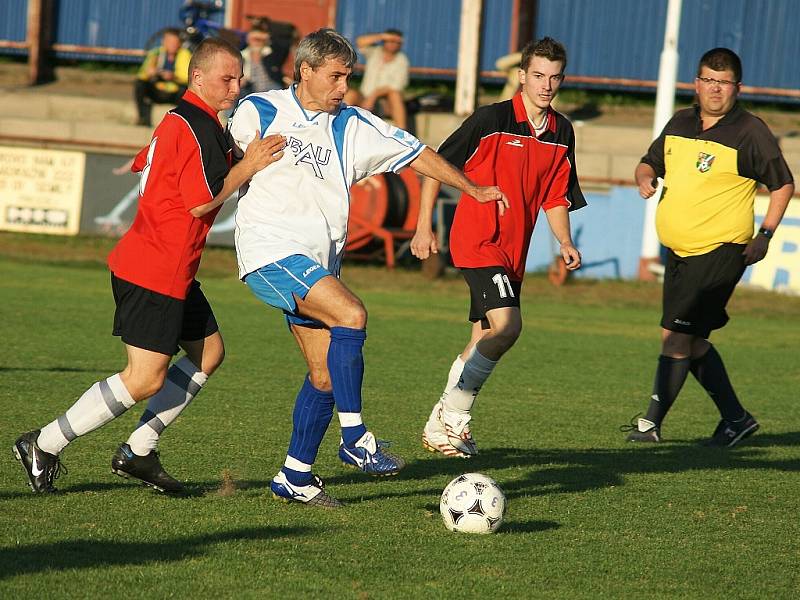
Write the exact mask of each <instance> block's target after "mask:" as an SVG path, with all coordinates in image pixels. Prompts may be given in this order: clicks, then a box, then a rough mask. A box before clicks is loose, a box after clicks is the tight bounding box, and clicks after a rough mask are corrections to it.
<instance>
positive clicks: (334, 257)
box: [230, 29, 508, 508]
mask: <svg viewBox="0 0 800 600" xmlns="http://www.w3.org/2000/svg"><path fill="white" fill-rule="evenodd" d="M355 61H356V53H355V50H354V49H353V47H352V45H351V44H350V42H348V41H347V40H346V39H345V38H344V37H342V36H341V35H340V34H339V33H337V32H336V31H333V30H332V29H320V30H319V31H315V32H314V33H311V34H310V35H308V36H307V37H306V38H304V39H303V40H302V41H301V42H300V45H299V46H298V48H297V52H296V54H295V66H294V79H295V83H294V84H293V85H292V86H290V87H289V89H286V90H279V91H270V92H262V93H257V94H252V95H250V96H247V97H246V98H245V99H244V100H243V101H242V102H241V103H240V105H239V107H238V109H237V111H236V113H235V114H234V116H233V118H232V120H231V125H230V131H231V134H232V136H233V139H234V141H235V142H236V143H237V144H238V146H239V147H240V148H241V149H242V150H246V149H247V145H248V144H249V143H250V142H251V141H252V140H253V139H254V138H255V136H256V135H260V136H262V137H263V136H265V135H269V134H280V135H283V136H284V137H285V138H286V149H285V152H284V156H283V158H282V159H281V160H279V161H277V162H275V163H273V164H271V165H270V166H269V167H267V168H266V169H264V170H262V171H260V172H259V173H257V174H256V175H255V176H254V177H253V178H252V180H251V181H250V184H249V187H248V188H247V189H246V190H242V191H241V193H240V198H239V205H238V209H237V214H236V253H237V256H238V261H239V275H240V277H241V278H242V279H243V280H244V282H245V283H246V284H247V285H248V287H250V289H251V290H252V291H253V292H254V293H255V295H256V296H257V297H258V298H259V299H260V300H262V301H263V302H264V303H266V304H268V305H270V306H273V307H276V308H279V309H282V310H283V311H284V313H285V314H286V318H287V320H288V322H289V326H290V329H291V331H292V334H293V335H294V337H295V340H296V341H297V343H298V345H299V346H300V349H301V351H302V353H303V356H304V357H305V359H306V362H307V364H308V376H307V377H306V379H305V381H304V383H303V386H302V388H301V389H300V392H299V394H298V396H297V399H296V401H295V409H294V417H293V431H292V438H291V441H290V443H289V450H288V453H287V456H286V460H285V461H284V465H283V467H282V468H281V470H280V472H279V473H278V474H277V475H276V476H275V477H274V478H273V480H272V484H271V488H272V491H273V494H274V495H275V496H276V497H277V498H279V499H284V500H287V501H295V502H302V503H305V504H308V505H316V506H322V507H327V508H333V507H337V506H340V505H341V504H340V502H338V501H337V500H336V499H334V498H332V497H331V496H329V495H328V494H327V493H326V492H325V490H324V487H323V483H322V480H321V479H320V478H319V477H317V476H316V475H314V474H313V473H312V466H313V464H314V461H315V460H316V456H317V451H318V449H319V445H320V443H321V442H322V438H323V436H324V435H325V431H326V430H327V428H328V425H329V424H330V421H331V418H332V416H333V407H334V404H335V405H336V408H337V411H338V413H339V423H340V425H341V428H342V440H341V443H340V446H339V457H340V458H341V459H342V461H343V462H344V463H345V464H348V465H352V466H354V467H357V468H359V469H361V470H362V471H364V472H366V473H369V474H371V475H394V474H396V473H397V472H399V471H400V470H401V469H402V468H403V466H405V463H404V461H403V460H402V459H401V458H399V457H396V456H394V455H392V454H390V453H389V452H387V451H386V450H385V447H384V445H383V444H382V442H379V441H378V440H376V439H375V436H374V435H373V434H372V433H371V432H369V431H368V430H367V428H366V426H365V425H364V423H363V421H362V417H361V381H362V379H363V371H364V361H363V356H362V347H363V345H364V341H365V339H366V325H367V311H366V309H365V308H364V305H363V304H362V302H361V300H360V299H359V298H358V297H357V296H355V294H353V292H351V291H350V290H349V289H348V288H347V287H345V285H344V284H343V283H342V282H341V281H340V280H339V271H340V267H341V260H342V254H343V251H344V246H345V242H346V240H347V219H348V214H349V208H350V186H351V185H352V184H353V183H355V182H357V181H359V180H360V179H363V178H365V177H368V176H370V175H374V174H377V173H383V172H387V171H394V172H396V171H399V170H401V169H403V168H404V167H406V166H411V167H412V168H413V169H414V170H415V171H417V172H419V173H421V174H423V175H427V176H430V177H433V178H435V179H437V180H439V181H441V182H443V183H446V184H448V185H451V186H453V187H456V188H458V189H460V190H462V191H463V192H465V193H467V194H469V195H470V196H471V197H472V198H474V199H475V200H476V201H477V202H482V203H485V202H499V203H500V205H501V206H500V208H501V211H502V210H504V208H505V207H507V206H508V201H507V199H506V198H505V196H504V195H503V193H502V192H501V191H500V190H499V189H498V188H497V187H494V186H491V187H479V186H476V185H475V184H473V183H472V182H471V181H469V180H468V179H466V178H465V177H464V175H463V174H462V173H461V172H460V171H458V170H456V169H455V168H454V167H453V166H452V165H450V163H448V162H447V161H445V160H444V159H443V158H441V157H440V156H439V155H438V154H436V153H435V152H434V151H433V150H431V149H429V148H427V147H425V146H424V145H423V144H422V143H420V142H419V140H417V139H416V138H415V137H413V136H412V135H410V134H408V133H406V132H405V131H402V130H400V129H397V128H395V127H392V126H390V125H387V124H386V123H384V122H383V121H381V120H380V119H378V118H377V117H375V116H374V115H373V114H372V113H370V112H368V111H366V110H363V109H361V108H356V107H351V106H347V105H345V104H344V103H343V102H342V98H343V97H344V95H345V93H346V92H347V83H348V79H349V77H350V74H351V73H352V67H353V64H354V63H355Z"/></svg>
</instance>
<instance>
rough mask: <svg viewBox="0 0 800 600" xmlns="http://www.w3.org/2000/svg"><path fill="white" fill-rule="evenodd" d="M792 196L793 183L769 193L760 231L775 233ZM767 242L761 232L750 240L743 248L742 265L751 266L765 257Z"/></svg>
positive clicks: (767, 248)
mask: <svg viewBox="0 0 800 600" xmlns="http://www.w3.org/2000/svg"><path fill="white" fill-rule="evenodd" d="M793 194H794V184H793V183H787V184H786V185H784V186H783V187H780V188H778V189H777V190H775V191H773V192H770V194H769V206H767V215H766V216H765V217H764V221H763V222H762V223H761V229H767V230H769V231H775V229H776V228H777V227H778V225H780V222H781V220H782V219H783V213H785V212H786V207H787V206H789V200H791V199H792V195H793ZM769 240H770V238H769V237H767V236H766V235H763V234H762V233H761V232H759V233H758V235H756V237H754V238H753V239H752V240H750V241H749V242H748V243H747V246H745V249H744V252H742V254H744V264H746V265H752V264H754V263H757V262H758V261H760V260H761V259H762V258H764V257H765V256H766V255H767V250H769Z"/></svg>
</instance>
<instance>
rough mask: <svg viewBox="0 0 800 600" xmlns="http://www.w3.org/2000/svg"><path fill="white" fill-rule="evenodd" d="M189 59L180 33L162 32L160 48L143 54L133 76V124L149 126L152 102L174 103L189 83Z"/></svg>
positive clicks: (173, 31)
mask: <svg viewBox="0 0 800 600" xmlns="http://www.w3.org/2000/svg"><path fill="white" fill-rule="evenodd" d="M191 58H192V54H191V52H189V51H188V50H187V49H186V48H182V47H181V38H180V32H179V31H178V30H177V29H167V30H165V31H164V36H163V39H162V41H161V46H159V47H158V48H153V49H152V50H150V51H149V52H148V53H147V56H145V59H144V61H143V62H142V66H141V67H139V73H138V74H137V76H136V84H135V87H134V97H135V98H136V108H137V110H138V111H139V118H138V120H137V121H136V124H137V125H145V126H147V127H150V126H152V122H151V116H150V113H151V110H152V107H153V104H154V103H172V104H177V103H178V101H179V100H180V99H181V97H182V96H183V93H184V92H185V91H186V87H187V85H188V83H189V60H191Z"/></svg>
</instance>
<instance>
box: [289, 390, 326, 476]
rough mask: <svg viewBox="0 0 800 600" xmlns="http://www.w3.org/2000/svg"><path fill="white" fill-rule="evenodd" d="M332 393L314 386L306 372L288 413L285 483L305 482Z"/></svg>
mask: <svg viewBox="0 0 800 600" xmlns="http://www.w3.org/2000/svg"><path fill="white" fill-rule="evenodd" d="M333 405H334V401H333V394H332V393H331V392H323V391H322V390H318V389H317V388H315V387H314V386H313V385H311V381H309V379H308V376H306V378H305V381H304V382H303V387H301V388H300V392H299V393H298V394H297V399H296V400H295V404H294V413H293V414H292V425H293V427H292V439H291V440H290V442H289V451H288V453H287V455H286V462H285V463H284V466H283V468H282V469H281V470H282V471H283V472H284V474H285V475H286V479H288V480H289V483H293V484H294V485H308V483H310V482H311V478H312V477H311V465H313V464H314V461H315V460H316V459H317V452H318V450H319V446H320V444H321V443H322V438H323V437H325V432H326V431H327V430H328V425H330V422H331V418H332V417H333Z"/></svg>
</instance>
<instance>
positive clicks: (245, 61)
mask: <svg viewBox="0 0 800 600" xmlns="http://www.w3.org/2000/svg"><path fill="white" fill-rule="evenodd" d="M271 41H272V40H271V37H270V33H269V30H268V29H267V27H266V26H265V25H259V26H257V27H253V29H251V30H250V31H249V32H248V33H247V47H246V48H245V49H244V50H242V71H243V73H244V77H243V78H242V91H241V96H242V97H244V96H246V95H247V94H252V93H253V92H266V91H269V90H280V89H283V87H284V85H283V77H282V74H281V71H280V65H275V64H274V62H275V61H272V60H270V57H272V54H273V49H272V45H271ZM276 66H277V69H276V68H275V67H276Z"/></svg>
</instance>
